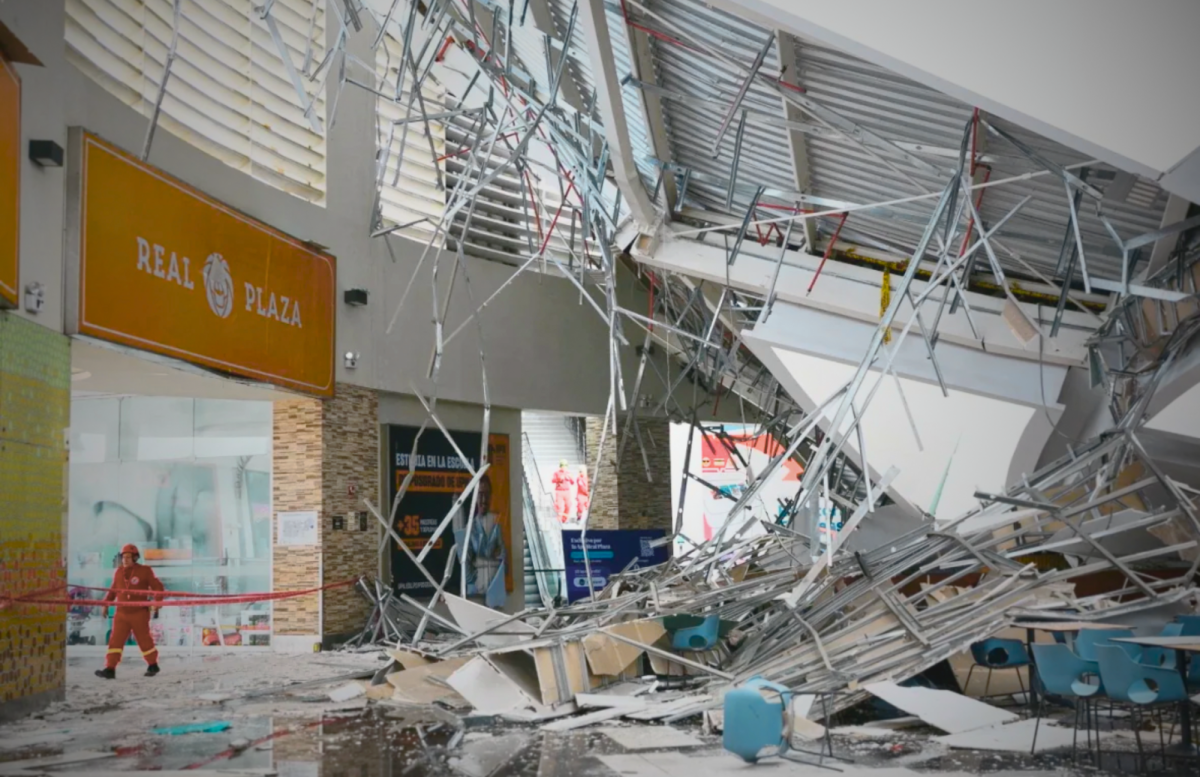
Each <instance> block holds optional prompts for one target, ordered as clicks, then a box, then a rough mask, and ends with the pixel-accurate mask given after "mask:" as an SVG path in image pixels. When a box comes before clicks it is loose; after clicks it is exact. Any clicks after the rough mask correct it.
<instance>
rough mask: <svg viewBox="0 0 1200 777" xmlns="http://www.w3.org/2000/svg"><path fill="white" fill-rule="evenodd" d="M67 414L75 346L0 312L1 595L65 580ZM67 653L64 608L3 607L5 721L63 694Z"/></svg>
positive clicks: (1, 705)
mask: <svg viewBox="0 0 1200 777" xmlns="http://www.w3.org/2000/svg"><path fill="white" fill-rule="evenodd" d="M70 413H71V348H70V339H69V338H67V337H65V336H63V335H61V334H58V333H56V332H53V331H51V330H49V329H46V328H45V327H42V326H39V325H37V324H34V323H31V322H29V321H26V320H25V319H22V318H19V317H17V316H15V315H12V314H11V313H4V312H0V596H3V595H6V594H10V593H17V592H27V591H34V590H40V589H44V588H48V587H50V586H53V585H57V584H60V583H63V582H65V580H66V573H65V570H64V567H63V560H64V554H65V552H66V537H65V536H64V530H65V514H66V485H67V484H66V473H67V450H66V442H65V435H66V429H67V427H68V425H69V424H70ZM64 593H65V592H64ZM65 653H66V626H65V615H64V611H63V610H62V609H61V608H57V607H34V606H30V605H14V606H12V607H8V608H5V609H0V719H3V718H4V717H6V716H7V715H6V713H10V714H11V713H12V712H13V711H15V710H22V711H27V710H28V708H29V707H28V704H29V703H30V702H34V703H37V702H41V703H45V702H48V701H50V700H52V699H53V698H55V697H60V696H61V695H62V692H63V689H64V686H65V681H66V655H65Z"/></svg>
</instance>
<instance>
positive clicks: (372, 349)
mask: <svg viewBox="0 0 1200 777" xmlns="http://www.w3.org/2000/svg"><path fill="white" fill-rule="evenodd" d="M64 8H65V3H64V0H5V1H4V2H0V21H3V22H4V24H6V25H7V26H8V27H9V28H10V29H11V30H13V32H14V33H16V35H17V36H18V37H20V39H21V40H22V41H23V42H24V43H25V44H26V45H27V46H29V48H30V49H31V50H32V51H33V52H34V54H35V55H36V56H37V57H38V58H39V59H41V61H42V62H43V63H44V64H45V67H43V68H37V67H31V66H27V65H18V70H19V71H20V74H21V78H22V81H23V85H24V98H23V106H22V114H23V129H24V140H25V141H26V142H27V141H28V140H29V139H33V138H37V139H50V140H55V141H57V142H58V143H59V144H60V145H62V146H64V147H66V145H67V128H68V127H69V126H82V127H84V128H86V129H88V130H90V131H92V132H95V133H97V134H99V135H100V136H102V137H104V138H106V139H108V140H110V141H112V142H114V143H116V144H117V145H119V146H121V147H123V148H125V149H126V150H130V149H133V150H140V148H141V145H142V142H143V138H144V135H145V131H146V127H147V124H148V122H147V119H146V118H144V117H143V116H141V115H140V114H139V113H137V112H135V111H134V110H132V109H131V108H129V107H127V106H125V105H124V104H122V103H121V102H120V101H119V100H117V99H116V98H114V97H112V96H111V95H109V94H108V93H107V92H106V91H104V90H103V89H102V88H101V87H99V86H98V85H96V84H94V83H93V82H91V81H90V79H88V78H87V77H85V76H84V75H83V74H82V73H80V72H79V71H78V70H77V69H76V68H75V67H74V66H73V65H71V64H70V63H69V62H67V60H66V58H65V54H64V50H65V45H64V33H63V29H64V13H65V12H64ZM369 38H370V36H369V35H368V34H367V32H364V33H363V34H362V35H360V36H358V38H357V39H356V40H354V41H352V43H351V51H353V52H357V53H358V55H359V56H360V57H362V58H364V59H368V60H369V58H370V57H369V56H368V52H369V44H370V40H369ZM331 89H332V87H331ZM331 98H332V94H331ZM326 145H327V178H326V180H327V187H328V196H327V206H326V207H320V206H316V205H312V204H310V203H307V202H304V201H302V200H299V199H297V198H295V197H293V196H291V195H289V194H286V193H284V192H282V191H279V190H276V189H274V188H272V187H270V186H267V185H266V184H263V183H261V182H259V181H256V180H254V179H252V178H250V177H249V176H248V175H245V174H243V173H241V172H239V171H236V170H234V169H232V168H230V167H227V166H226V165H224V164H223V163H221V162H219V161H217V160H216V159H214V158H213V157H210V156H208V155H207V154H205V153H203V152H202V151H199V150H198V149H196V148H194V147H192V146H190V145H189V144H188V143H186V142H184V141H182V140H180V139H179V138H177V137H175V136H173V135H171V134H170V133H169V132H167V131H166V130H163V129H161V128H160V130H159V131H158V132H157V134H156V136H155V140H154V147H153V150H152V152H151V154H150V159H149V161H150V162H151V163H152V164H154V165H157V166H158V167H160V168H162V169H163V170H165V171H167V172H168V173H170V174H172V175H175V176H177V177H179V178H181V179H183V180H184V181H186V182H188V183H190V184H192V185H193V186H196V187H197V188H199V189H200V190H202V191H204V192H206V193H207V194H209V195H211V196H213V197H216V198H217V199H220V200H222V201H224V202H227V203H229V204H230V205H232V206H233V207H235V208H238V209H240V210H242V211H244V212H245V213H248V214H249V215H251V216H254V217H255V218H258V219H261V220H262V221H264V222H266V223H268V224H270V225H272V226H275V227H277V228H279V229H281V230H282V231H284V232H286V233H288V234H291V235H294V236H296V237H298V238H301V239H304V240H311V241H314V242H316V243H318V244H320V245H323V246H326V247H328V249H329V250H330V252H331V253H333V254H334V255H335V256H337V258H338V287H339V288H338V298H339V303H338V308H339V310H338V320H337V330H338V331H337V344H338V354H339V356H338V358H337V360H336V361H337V380H338V381H340V382H346V383H352V384H356V385H360V386H364V387H367V388H375V389H380V390H385V391H391V392H411V388H410V384H415V385H416V386H417V387H418V389H419V390H421V391H423V392H424V393H426V394H430V393H433V386H432V385H431V384H430V383H429V382H428V380H427V379H426V373H427V370H428V366H429V361H430V356H431V353H432V349H433V342H434V335H433V326H432V323H431V317H432V307H431V306H432V302H431V298H432V286H431V268H432V263H433V262H432V255H431V256H430V258H429V259H428V260H427V261H426V262H425V265H424V267H423V268H422V270H421V272H420V273H419V274H418V276H417V280H416V282H415V283H414V285H413V291H412V293H411V295H410V296H409V299H408V302H407V304H406V306H405V307H404V309H403V310H402V312H401V313H400V316H399V318H398V319H397V321H396V323H395V326H394V327H393V329H392V332H391V334H387V333H386V330H387V325H388V322H389V320H390V319H391V317H392V315H393V313H394V312H395V309H396V305H397V302H398V301H399V299H400V297H401V295H402V294H403V292H404V289H405V287H406V286H407V285H408V283H409V280H410V278H412V276H413V273H414V270H415V269H416V266H417V263H418V260H419V259H420V256H421V253H422V251H423V250H424V246H423V245H422V244H417V243H414V242H412V241H409V240H406V239H403V238H395V237H393V238H390V241H391V247H392V252H391V253H389V251H388V250H387V246H385V244H384V243H383V241H382V239H372V238H371V237H370V236H369V232H368V230H369V222H370V211H371V202H372V197H373V185H374V183H373V166H374V152H375V125H374V105H373V101H372V99H370V96H369V95H368V94H367V93H365V92H363V91H362V90H358V89H354V88H348V89H346V90H345V92H344V93H343V94H342V96H341V99H340V104H339V108H338V114H337V121H336V123H335V124H334V126H333V127H332V128H331V129H330V130H329V133H328V139H327V144H326ZM64 198H65V170H64V169H45V170H43V169H42V168H39V167H37V166H35V165H34V164H33V163H31V162H29V161H28V160H26V161H25V163H24V168H23V169H22V202H21V219H22V221H21V283H22V285H24V284H27V283H30V282H34V281H38V282H41V283H42V284H43V285H44V286H45V287H46V289H47V297H48V298H47V304H46V307H45V309H44V310H43V311H42V312H41V313H40V314H38V315H36V316H32V318H33V319H34V320H36V321H37V322H38V323H39V324H42V325H43V326H47V327H49V328H51V329H54V330H56V331H62V327H63V293H62V289H63V283H64V278H63V231H64V226H65V225H64V209H65V199H64ZM131 205H133V206H135V204H131ZM393 255H394V256H393ZM450 261H452V257H450V256H449V255H447V256H444V257H443V264H442V267H443V272H442V273H441V274H440V278H441V279H442V280H443V286H442V288H443V289H444V288H445V282H446V281H448V279H449V277H450V272H449V267H450ZM467 269H468V273H469V275H470V279H471V292H472V294H473V296H474V299H475V302H476V304H478V303H481V302H482V301H483V300H484V299H486V298H487V297H488V296H489V295H490V294H491V293H492V292H493V291H494V290H495V289H496V288H498V287H499V286H500V285H501V284H502V283H503V282H504V281H505V280H507V279H508V278H509V277H510V276H511V274H512V273H513V272H514V270H515V268H511V267H508V266H505V265H501V264H498V263H495V262H487V261H482V260H475V259H468V261H467ZM354 287H361V288H367V289H369V290H370V294H371V297H370V304H369V305H368V306H367V307H366V308H358V309H353V308H348V307H346V306H344V305H342V304H341V303H340V297H341V291H342V290H343V289H347V288H354ZM597 296H598V294H597ZM620 297H621V301H622V304H625V305H627V306H628V307H630V308H631V309H633V310H638V311H642V310H645V308H646V303H645V295H644V294H642V293H641V292H640V291H638V290H636V289H635V288H634V279H633V278H632V276H630V275H628V274H626V275H624V277H623V279H622V282H621V293H620ZM473 307H474V306H472V305H471V304H469V302H468V300H467V295H466V286H465V281H464V280H463V276H462V274H461V273H460V274H459V279H458V285H457V286H456V288H455V290H454V296H453V299H452V301H451V304H450V314H449V318H448V323H447V326H448V331H452V330H453V329H454V328H455V327H456V326H457V324H458V322H460V321H462V320H464V319H465V317H466V315H467V314H468V312H469V310H471V309H473ZM21 315H25V314H24V313H21ZM482 321H483V324H484V332H485V334H484V337H485V353H486V356H487V368H488V387H489V390H490V399H491V401H492V402H493V403H496V404H498V405H505V406H508V407H521V408H529V409H543V410H559V411H566V412H576V413H596V414H599V413H603V412H604V409H605V406H606V402H607V399H608V380H607V374H608V336H607V327H606V324H605V323H604V322H603V321H602V320H601V319H600V317H599V316H597V315H596V314H595V311H593V310H592V309H591V307H590V306H589V305H587V304H586V303H581V301H580V298H579V292H578V291H577V290H576V289H575V287H574V286H572V285H571V284H570V283H569V282H567V281H565V280H563V279H556V278H552V277H544V276H538V275H533V274H530V275H522V276H521V277H520V278H518V279H516V280H515V281H514V282H513V283H512V284H510V285H509V286H508V287H507V288H506V289H505V290H504V291H503V292H502V293H501V294H500V295H498V296H497V297H496V299H495V300H494V301H493V302H492V303H491V304H490V305H489V307H488V308H487V310H486V311H485V312H484V313H483V319H482ZM629 330H630V331H629V339H630V342H631V343H634V344H637V343H640V342H641V336H640V335H639V334H638V331H639V330H637V329H636V327H632V326H630V327H629ZM624 350H625V353H624V355H623V356H624V359H623V361H624V363H625V364H626V365H627V366H626V370H627V373H626V374H627V375H628V376H629V377H628V383H627V386H628V387H630V388H631V385H632V375H633V373H634V371H635V370H636V357H635V356H634V354H633V350H634V349H633V346H632V345H631V346H630V347H628V348H626V349H624ZM346 351H357V352H358V353H359V354H360V360H359V366H358V368H357V369H355V370H347V369H345V367H344V366H343V365H342V363H341V362H342V360H341V358H340V354H342V353H344V352H346ZM656 382H657V381H655V380H651V379H648V380H647V384H646V391H647V392H650V391H653V388H652V386H653V384H654V383H656ZM129 390H130V391H136V390H137V387H136V386H130V387H129ZM437 393H438V395H439V396H440V397H442V398H444V399H452V400H457V401H464V402H482V401H483V390H482V382H481V378H480V366H479V342H478V337H477V335H476V330H475V327H474V326H473V325H472V326H469V327H468V328H467V329H466V330H464V331H463V333H462V335H460V336H459V337H458V338H457V339H456V340H455V341H454V342H453V343H451V344H450V345H449V346H448V348H447V351H446V354H445V357H444V361H443V365H442V368H441V373H440V376H439V381H438V386H437Z"/></svg>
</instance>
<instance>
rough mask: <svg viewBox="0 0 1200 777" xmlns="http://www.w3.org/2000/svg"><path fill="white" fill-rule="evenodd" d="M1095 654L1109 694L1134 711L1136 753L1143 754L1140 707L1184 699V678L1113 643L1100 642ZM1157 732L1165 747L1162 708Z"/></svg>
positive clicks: (1114, 699) (1163, 747)
mask: <svg viewBox="0 0 1200 777" xmlns="http://www.w3.org/2000/svg"><path fill="white" fill-rule="evenodd" d="M1096 655H1097V662H1098V663H1099V664H1100V677H1101V679H1102V680H1103V682H1104V688H1105V692H1106V693H1107V694H1108V698H1110V699H1112V700H1113V701H1115V702H1121V703H1123V704H1127V705H1129V708H1130V711H1132V712H1133V715H1134V720H1133V733H1134V736H1135V737H1136V738H1137V743H1138V753H1139V754H1143V751H1142V737H1141V734H1140V733H1139V732H1140V730H1141V719H1140V718H1141V710H1142V709H1143V708H1146V707H1151V706H1159V705H1163V704H1171V703H1178V702H1180V701H1184V700H1185V699H1187V688H1185V687H1184V685H1183V678H1181V677H1180V676H1179V672H1178V671H1176V670H1174V669H1163V668H1162V667H1157V666H1147V665H1146V664H1141V663H1138V662H1137V661H1135V660H1134V659H1133V658H1131V657H1130V656H1129V654H1128V653H1126V652H1125V651H1124V650H1122V649H1121V648H1119V647H1117V646H1116V645H1100V646H1098V647H1097V648H1096ZM1172 728H1174V727H1173V726H1172ZM1158 736H1159V743H1160V745H1161V746H1162V749H1163V750H1164V751H1165V750H1166V746H1167V743H1166V740H1165V739H1163V734H1162V715H1161V709H1160V714H1159V725H1158ZM1143 756H1144V754H1143Z"/></svg>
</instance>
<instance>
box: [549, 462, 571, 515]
mask: <svg viewBox="0 0 1200 777" xmlns="http://www.w3.org/2000/svg"><path fill="white" fill-rule="evenodd" d="M550 482H551V483H553V484H554V512H555V513H557V514H558V520H559V523H566V522H567V521H568V520H570V518H571V501H572V500H571V490H572V489H573V488H574V487H575V478H573V477H571V473H570V471H568V470H567V461H566V459H563V460H562V461H560V462H558V471H557V472H555V473H554V474H553V475H552V476H551V477H550Z"/></svg>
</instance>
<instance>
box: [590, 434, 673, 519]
mask: <svg viewBox="0 0 1200 777" xmlns="http://www.w3.org/2000/svg"><path fill="white" fill-rule="evenodd" d="M602 425H603V419H601V418H588V419H587V448H588V450H587V453H588V470H589V472H591V471H593V470H594V469H595V466H596V457H597V452H598V448H599V443H600V432H601V428H602ZM617 426H618V429H621V430H624V428H625V421H624V419H623V418H621V419H619V420H618V424H617ZM638 426H639V427H640V429H641V433H642V442H643V443H644V444H645V450H646V460H647V461H648V462H649V475H650V477H649V479H647V476H646V472H647V467H646V461H643V459H642V453H641V449H640V448H639V447H638V444H637V440H636V438H635V439H631V440H630V441H629V443H628V444H627V445H626V446H625V455H624V457H623V458H622V459H621V460H620V461H619V462H618V461H617V451H618V448H619V444H618V443H617V442H616V441H615V440H614V438H613V435H612V434H609V435H608V437H607V439H606V440H605V443H604V456H603V459H602V461H601V465H600V469H599V472H598V474H596V476H595V479H596V482H595V483H593V484H592V510H591V517H590V518H589V521H590V526H589V527H590V528H592V529H664V530H666V531H670V529H671V438H670V422H669V421H668V420H667V419H665V418H640V419H639V420H638Z"/></svg>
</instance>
